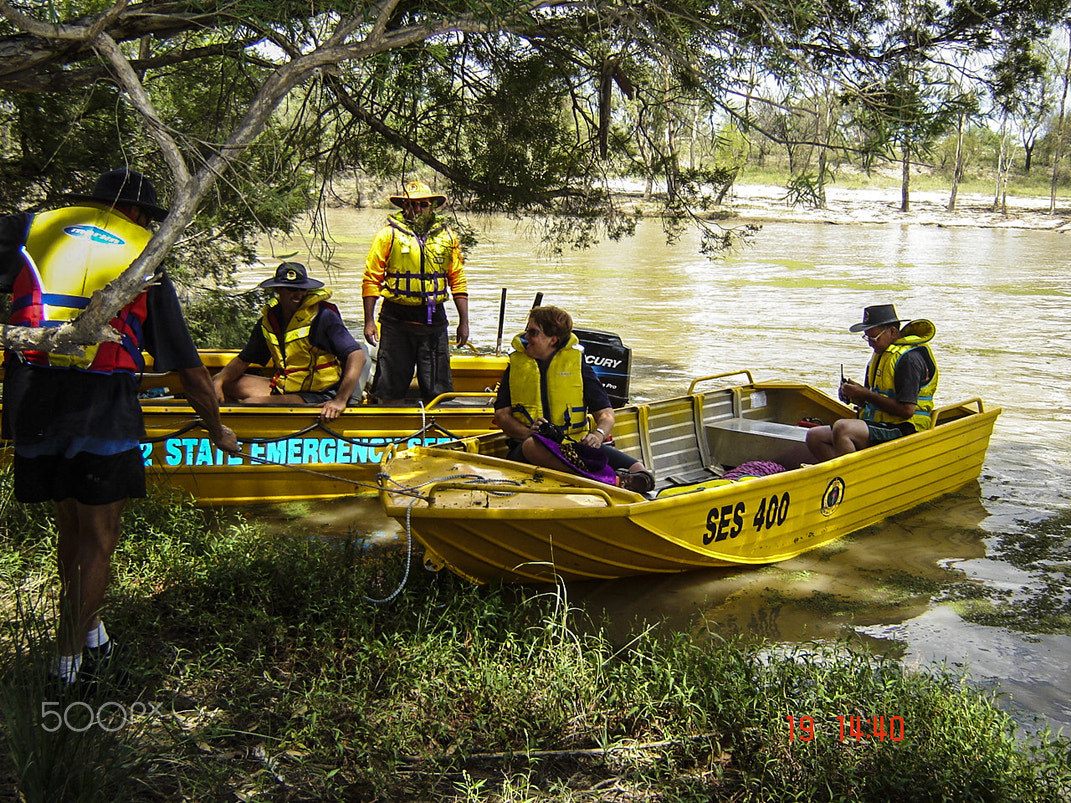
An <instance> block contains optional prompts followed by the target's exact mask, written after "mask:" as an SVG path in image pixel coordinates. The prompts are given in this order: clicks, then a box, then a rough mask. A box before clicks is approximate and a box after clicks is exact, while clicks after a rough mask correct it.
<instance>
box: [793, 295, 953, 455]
mask: <svg viewBox="0 0 1071 803" xmlns="http://www.w3.org/2000/svg"><path fill="white" fill-rule="evenodd" d="M901 323H903V320H902V319H901V318H900V317H899V316H898V315H897V314H896V308H895V307H894V306H893V305H892V304H875V305H873V306H870V307H867V308H866V309H864V310H863V320H862V321H860V322H859V323H855V324H852V325H851V326H849V327H848V331H849V332H863V339H864V340H865V341H866V342H867V343H868V344H869V345H870V348H871V349H872V350H873V355H872V356H871V358H870V364H869V365H868V366H867V369H866V384H864V385H860V384H859V383H858V382H853V381H852V380H850V379H842V381H841V385H840V392H839V395H840V400H841V401H843V402H844V403H846V404H851V405H853V406H855V407H857V408H858V410H859V414H858V418H842V419H840V420H838V421H836V422H834V423H833V425H832V426H819V427H814V428H812V429H810V430H809V431H808V432H807V446H808V448H810V450H811V453H812V454H813V455H814V456H815V459H816V460H829V459H830V458H833V457H839V456H841V455H845V454H850V453H851V452H855V451H858V450H859V449H865V448H866V447H867V446H874V445H876V444H879V443H885V442H887V441H891V440H895V439H896V438H901V437H903V436H904V435H910V434H912V433H914V432H920V431H922V430H925V429H929V428H930V427H931V426H932V413H933V397H934V394H935V393H936V392H937V380H938V371H937V361H936V359H934V356H933V351H932V350H931V349H930V346H929V341H930V340H932V339H933V336H934V333H935V331H936V330H935V328H934V325H933V324H932V323H930V321H927V320H916V321H911V322H910V323H908V324H907V326H905V327H903V328H901V327H900V324H901Z"/></svg>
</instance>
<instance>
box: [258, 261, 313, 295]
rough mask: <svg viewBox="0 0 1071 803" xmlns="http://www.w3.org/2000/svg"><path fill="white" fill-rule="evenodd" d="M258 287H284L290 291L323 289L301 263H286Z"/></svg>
mask: <svg viewBox="0 0 1071 803" xmlns="http://www.w3.org/2000/svg"><path fill="white" fill-rule="evenodd" d="M257 286H258V287H263V288H265V289H269V288H273V287H282V288H286V289H289V290H315V289H317V288H318V287H323V286H324V283H323V282H321V281H320V280H319V279H310V278H309V272H308V271H307V270H305V266H304V265H302V264H301V263H300V262H284V263H283V264H282V265H280V266H279V267H277V268H276V269H275V275H274V276H272V277H271V278H270V279H265V280H264V281H262V282H261V283H260V284H259V285H257Z"/></svg>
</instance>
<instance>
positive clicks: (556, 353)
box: [494, 307, 654, 493]
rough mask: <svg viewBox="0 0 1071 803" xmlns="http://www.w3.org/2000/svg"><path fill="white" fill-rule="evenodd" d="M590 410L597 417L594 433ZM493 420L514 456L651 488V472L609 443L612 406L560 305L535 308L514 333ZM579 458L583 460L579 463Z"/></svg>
mask: <svg viewBox="0 0 1071 803" xmlns="http://www.w3.org/2000/svg"><path fill="white" fill-rule="evenodd" d="M589 412H590V413H591V415H592V417H593V418H594V419H595V428H594V429H592V430H589V429H588V413H589ZM494 420H495V424H497V425H498V426H499V427H500V428H501V429H502V431H503V432H504V433H506V435H507V436H508V437H509V439H510V452H509V459H511V460H516V461H518V462H522V463H531V464H533V465H537V466H543V467H544V468H553V469H557V470H558V471H566V472H570V473H573V474H584V475H585V476H591V477H594V478H596V479H599V480H601V481H603V482H607V483H609V484H612V485H619V486H621V487H622V488H627V489H628V490H631V491H636V492H638V493H647V492H648V491H650V490H652V489H653V488H654V475H653V474H651V472H650V471H648V470H647V469H646V468H644V465H643V463H641V462H639V461H638V460H634V459H633V458H631V457H629V456H628V455H627V454H625V453H624V452H622V451H619V450H618V449H615V448H613V447H612V446H609V445H607V441H608V440H610V433H611V432H612V431H613V427H614V410H613V407H612V406H611V405H610V399H609V397H608V396H607V395H606V390H605V389H604V388H603V386H602V383H600V382H599V379H598V377H597V376H596V375H595V371H594V370H593V369H592V368H591V366H589V365H587V363H585V362H584V351H583V347H582V346H581V345H580V343H579V341H578V340H577V337H576V335H575V334H573V319H572V317H570V315H569V313H568V312H566V311H565V310H563V309H559V308H558V307H533V308H532V311H531V312H530V313H529V317H528V326H527V328H526V329H525V331H524V333H523V334H520V335H517V336H516V337H515V338H513V351H512V353H511V354H510V356H509V365H508V366H507V367H506V370H505V371H504V372H503V374H502V380H501V381H500V382H499V384H498V397H497V398H496V399H495V419H494ZM578 460H579V461H580V462H582V463H584V465H582V466H579V467H578V465H577V464H576V461H578ZM585 460H586V462H585Z"/></svg>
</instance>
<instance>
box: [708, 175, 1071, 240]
mask: <svg viewBox="0 0 1071 803" xmlns="http://www.w3.org/2000/svg"><path fill="white" fill-rule="evenodd" d="M784 196H785V190H784V188H782V187H774V186H765V185H758V184H738V185H736V186H735V187H734V188H733V191H732V193H731V194H730V196H728V197H727V198H726V201H725V204H724V209H725V211H727V212H730V213H731V214H732V215H733V219H736V220H749V221H750V220H755V221H774V220H780V221H803V222H808V223H830V224H851V223H891V224H901V225H906V224H919V225H930V226H974V227H978V226H981V227H986V228H1016V229H1048V230H1052V231H1064V230H1067V229H1069V228H1071V208H1069V207H1068V202H1067V199H1066V198H1057V207H1056V212H1055V214H1049V198H1048V196H1047V195H1046V196H1017V197H1011V196H1009V197H1008V211H1007V214H1005V213H1003V212H1001V211H994V210H993V197H992V195H989V196H986V195H980V194H971V193H960V195H959V198H958V199H957V203H956V211H955V212H949V211H948V209H947V207H948V196H949V194H948V192H947V191H942V192H932V191H916V192H912V193H911V196H910V199H911V210H910V211H909V212H901V211H900V190H899V189H842V188H838V187H836V186H833V187H830V188H829V189H828V190H827V191H826V196H827V208H825V209H810V208H807V207H794V206H791V205H789V204H788V203H786V202H785V201H784Z"/></svg>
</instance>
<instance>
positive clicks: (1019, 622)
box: [240, 209, 1071, 735]
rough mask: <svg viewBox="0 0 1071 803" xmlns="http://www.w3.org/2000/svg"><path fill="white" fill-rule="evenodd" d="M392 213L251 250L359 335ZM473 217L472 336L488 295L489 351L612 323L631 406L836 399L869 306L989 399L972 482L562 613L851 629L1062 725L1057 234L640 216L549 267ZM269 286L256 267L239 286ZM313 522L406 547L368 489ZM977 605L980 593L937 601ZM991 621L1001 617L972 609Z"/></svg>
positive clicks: (1064, 483) (776, 630)
mask: <svg viewBox="0 0 1071 803" xmlns="http://www.w3.org/2000/svg"><path fill="white" fill-rule="evenodd" d="M387 213H388V212H387V210H350V209H347V210H341V209H340V210H330V211H329V212H328V214H327V218H326V221H327V226H328V231H329V235H328V237H327V239H326V245H327V247H328V249H329V253H325V252H324V250H323V245H324V244H323V243H319V244H317V243H316V242H315V241H314V240H312V239H303V238H300V237H298V238H292V239H289V240H281V241H270V242H264V243H262V249H261V257H262V259H263V262H264V264H265V265H267V266H268V267H269V268H270V267H274V265H275V264H277V261H278V258H279V256H286V257H287V258H291V259H295V260H298V261H304V262H306V264H308V265H309V267H310V273H311V274H312V275H313V276H315V277H317V278H320V279H323V280H325V281H327V282H328V284H329V286H331V287H332V288H333V289H334V290H335V298H334V300H335V301H336V302H337V303H338V304H339V306H340V308H341V310H342V312H343V316H344V318H345V319H346V320H347V322H348V323H349V324H350V326H351V328H353V329H358V330H359V329H360V327H361V323H362V312H361V300H360V285H361V274H362V271H363V267H364V256H365V254H366V253H367V251H368V246H369V244H370V243H371V239H372V236H373V234H374V233H375V231H376V230H377V229H378V227H379V226H380V225H381V224H382V222H383V220H384V219H385V216H386V214H387ZM465 222H467V223H468V224H469V225H471V226H473V227H474V228H475V229H476V230H477V231H478V232H479V236H480V238H481V242H480V244H479V245H478V246H477V247H476V248H475V249H473V250H472V252H471V253H470V254H469V256H468V260H467V273H468V280H469V292H470V314H471V339H472V341H473V343H474V344H475V345H476V346H478V347H480V348H481V349H493V348H494V347H495V345H496V340H497V332H498V318H499V302H500V297H501V292H502V288H507V302H506V315H505V334H504V336H503V342H502V346H503V348H505V347H506V346H508V344H509V341H510V339H511V338H512V336H513V334H515V333H517V332H519V331H520V330H521V328H522V327H523V324H524V322H525V319H526V312H527V309H528V308H529V307H530V306H531V304H532V301H533V299H534V297H535V295H536V294H537V293H542V294H543V303H545V304H555V305H557V306H561V307H563V308H565V309H567V310H569V311H570V313H572V315H573V317H574V319H575V321H576V324H577V325H578V326H581V327H584V328H591V329H601V330H606V331H610V332H616V333H617V334H619V335H620V336H621V337H622V339H623V340H624V342H625V344H626V345H628V346H630V347H631V349H632V380H631V397H632V400H633V401H645V400H652V399H657V398H664V397H667V396H674V395H679V394H681V393H684V392H685V391H686V390H687V388H688V383H689V381H690V380H691V379H692V378H694V377H697V376H707V375H711V374H717V373H722V372H726V371H731V370H736V369H744V368H746V369H750V370H751V371H752V373H753V374H754V376H755V377H756V379H779V378H783V379H793V378H794V379H802V380H804V381H806V382H808V383H810V384H813V385H815V386H817V387H819V388H821V389H823V390H826V391H828V392H832V390H833V389H834V387H835V383H836V382H837V381H838V380H839V376H840V371H841V365H843V367H844V373H845V374H846V375H847V376H850V377H852V378H855V379H856V380H859V379H861V377H862V374H863V366H864V365H865V363H866V361H867V359H868V357H869V353H870V351H869V348H868V346H867V344H866V343H864V342H863V341H862V340H861V339H860V337H859V336H858V335H854V334H849V333H848V331H847V329H848V326H849V325H851V324H853V323H855V322H856V321H859V320H860V319H861V314H862V309H863V307H865V306H868V305H871V304H878V303H893V304H895V305H896V309H897V312H898V313H899V314H900V315H901V316H903V317H904V318H916V317H917V318H928V319H930V320H931V321H933V322H934V323H935V324H936V327H937V337H936V338H935V340H934V351H935V353H936V355H937V359H938V362H939V365H940V368H941V383H940V389H939V396H938V400H939V404H948V403H951V402H953V401H959V400H963V399H968V398H974V397H981V398H982V399H983V400H984V403H985V406H986V408H987V409H988V408H991V407H1000V408H1002V410H1003V412H1002V414H1001V416H1000V418H999V419H998V421H997V425H996V430H995V432H994V434H993V439H992V442H991V444H990V447H989V452H988V458H987V460H986V464H985V467H984V469H983V472H982V476H981V478H980V480H979V482H978V483H975V484H972V485H970V486H968V487H966V488H964V489H962V490H961V491H959V492H957V493H956V494H953V495H951V496H948V497H945V498H943V499H941V500H938V501H937V502H935V503H932V504H929V505H926V506H924V507H922V508H920V509H916V510H913V511H909V512H907V513H905V514H902V515H899V516H895V517H893V518H892V519H890V520H887V521H886V522H883V523H882V524H880V525H877V526H874V527H871V528H869V529H867V530H865V531H863V532H861V533H857V534H855V535H853V536H851V537H849V538H847V539H844V540H843V541H842V542H840V544H839V545H838V546H837V547H836V548H834V549H830V550H824V551H821V552H816V553H811V554H808V555H803V556H801V557H799V558H796V559H794V560H790V561H786V562H784V563H781V564H777V565H776V566H770V567H760V568H745V569H726V570H711V571H699V572H688V573H685V574H681V575H674V576H658V577H652V578H631V579H628V580H626V581H612V582H601V583H581V584H576V585H575V586H573V587H571V588H570V589H569V591H568V593H569V600H570V602H571V603H573V604H576V605H583V606H584V607H586V608H588V609H589V610H591V611H593V612H594V613H595V614H596V615H597V616H602V615H605V617H606V620H607V622H608V626H609V628H610V630H611V633H612V634H615V635H616V636H617V637H619V638H624V637H625V636H626V635H627V633H628V632H630V631H631V630H633V629H635V628H639V627H644V626H646V625H648V624H652V623H664V626H668V627H674V628H676V629H680V630H688V631H691V632H695V633H696V634H697V635H700V636H701V635H702V634H704V633H706V632H716V633H721V634H744V635H753V636H759V637H763V638H768V639H771V640H774V641H777V642H785V643H799V642H806V641H809V640H811V639H831V638H838V637H846V636H851V637H854V638H857V639H863V640H865V641H867V642H869V643H870V645H871V646H873V647H874V648H876V649H878V650H880V651H883V652H886V653H889V654H894V655H897V656H899V657H901V659H902V660H903V661H904V662H906V663H907V664H909V665H912V666H915V665H925V664H928V663H931V662H946V663H949V664H957V665H963V666H965V667H966V669H967V671H968V672H969V674H970V676H971V677H972V678H973V679H974V680H976V681H978V682H979V683H982V684H985V685H987V686H990V687H992V688H995V689H997V690H999V691H1001V692H1003V693H1004V694H1005V697H1004V698H1003V700H1002V704H1003V705H1005V707H1006V708H1008V710H1010V711H1012V713H1013V714H1014V715H1015V716H1016V718H1017V719H1018V720H1019V721H1020V722H1021V723H1023V724H1024V725H1025V726H1026V727H1027V728H1028V729H1033V727H1035V723H1034V717H1035V716H1041V717H1044V718H1046V719H1047V721H1048V723H1049V724H1050V725H1051V726H1052V727H1053V729H1056V728H1061V727H1062V728H1064V732H1065V735H1067V734H1071V668H1069V667H1071V635H1069V633H1071V630H1069V626H1068V616H1067V585H1068V583H1067V579H1066V577H1065V576H1064V574H1063V572H1062V569H1066V567H1067V566H1068V565H1069V549H1068V541H1069V539H1071V527H1069V525H1068V524H1067V522H1068V518H1067V511H1068V510H1069V509H1071V505H1069V492H1068V489H1069V487H1071V484H1069V480H1071V403H1069V402H1071V400H1069V391H1068V386H1067V376H1068V373H1069V368H1071V360H1069V358H1068V355H1069V353H1071V271H1069V270H1068V267H1069V261H1071V259H1069V256H1068V252H1069V247H1071V242H1069V241H1068V239H1067V237H1065V236H1063V235H1061V234H1060V233H1058V232H1054V231H1033V230H1016V229H998V228H973V227H970V228H943V227H938V226H924V225H901V224H888V225H872V224H860V225H850V226H836V225H823V224H810V223H767V224H765V225H764V227H763V229H762V231H761V232H759V234H758V235H757V237H756V238H755V239H754V241H753V244H752V245H750V246H746V247H744V248H743V249H741V250H739V251H737V252H735V253H734V254H733V255H731V256H729V257H726V258H721V259H718V260H714V261H710V260H708V259H707V258H705V257H704V256H702V255H700V254H699V253H698V247H697V244H698V238H697V237H696V236H685V237H683V238H682V239H681V240H680V241H679V242H677V243H675V244H673V245H667V243H666V239H665V237H664V235H663V233H662V230H661V227H660V225H659V224H658V223H657V222H653V221H651V222H644V223H641V225H640V228H639V231H638V232H637V235H636V236H635V237H633V238H630V239H625V240H622V241H620V242H616V243H615V242H606V243H603V244H601V245H599V246H597V247H594V248H591V249H589V250H584V251H570V252H566V253H565V254H564V255H563V256H561V257H560V258H552V257H548V256H545V255H543V254H542V253H541V249H540V247H539V243H538V239H537V238H536V237H535V236H533V235H532V232H531V230H530V228H529V227H527V226H524V225H519V224H516V223H514V222H512V221H508V220H505V219H502V218H491V219H488V218H472V219H466V221H465ZM325 257H326V259H327V261H326V262H325ZM268 275H270V270H269V269H268V268H262V269H259V270H256V271H251V272H250V273H249V274H248V275H245V276H242V277H241V279H240V286H242V287H243V288H245V287H249V286H252V285H253V284H255V283H256V282H257V281H259V280H260V279H262V278H265V277H267V276H268ZM449 310H450V313H451V315H450V317H451V322H452V324H454V323H456V313H455V312H454V310H453V307H452V305H451V306H450V307H449ZM310 513H311V515H309V516H305V517H302V518H300V519H299V520H297V521H299V522H300V525H299V524H298V523H297V522H295V520H294V519H291V521H292V522H295V523H294V524H292V525H291V526H294V527H298V526H301V527H306V528H308V527H311V528H319V529H320V530H322V531H324V532H332V531H337V532H342V533H345V532H353V531H354V529H357V530H361V531H367V532H371V533H375V534H378V536H379V537H382V538H396V537H401V529H400V528H399V527H398V526H397V525H395V524H394V522H392V521H390V520H387V519H385V518H384V517H383V516H382V514H381V513H380V512H379V510H378V505H377V503H376V502H375V501H373V500H371V499H368V498H363V499H348V500H340V501H339V502H338V503H331V504H327V505H319V506H317V507H316V508H315V509H314V510H313V511H310ZM263 515H264V516H266V517H268V518H271V517H272V516H273V513H272V512H271V511H263ZM291 515H292V511H291ZM1057 516H1062V518H1056V519H1054V517H1057ZM1054 521H1056V522H1059V523H1060V525H1059V526H1055V527H1054V526H1052V525H1053V522H1054ZM1052 586H1055V588H1053V587H1052ZM964 592H966V593H964ZM979 595H982V596H984V595H988V596H989V597H990V600H989V601H983V602H981V603H979V602H974V603H970V602H963V601H952V600H951V599H950V598H952V597H963V596H966V597H971V596H979ZM1058 605H1063V606H1064V615H1063V618H1062V619H1057V620H1056V625H1053V624H1052V621H1050V620H1049V619H1047V618H1046V617H1047V616H1048V614H1049V613H1051V612H1052V611H1053V610H1055V608H1056V607H1057V606H1058ZM986 611H990V612H991V613H995V615H996V616H995V618H989V619H986V618H985V616H983V615H979V614H980V613H981V614H984V613H985V612H986ZM1013 611H1019V612H1020V613H1023V612H1025V613H1023V615H1014V616H1013V615H1010V614H1009V612H1013ZM1002 616H1003V618H1001V617H1002ZM994 622H996V623H994ZM801 713H806V712H801Z"/></svg>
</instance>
